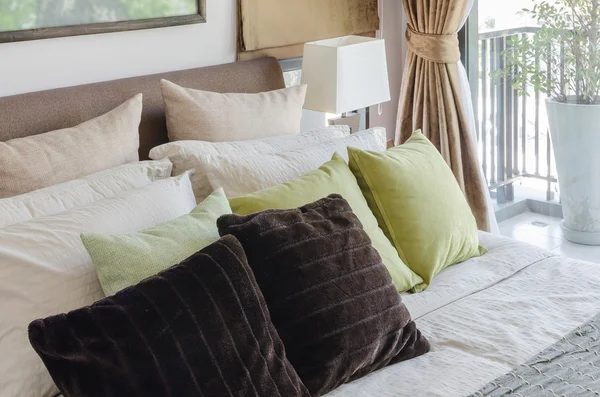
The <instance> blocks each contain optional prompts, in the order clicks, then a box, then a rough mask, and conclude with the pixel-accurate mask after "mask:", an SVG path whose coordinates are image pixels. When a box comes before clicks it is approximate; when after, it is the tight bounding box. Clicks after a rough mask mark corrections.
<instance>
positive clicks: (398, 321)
mask: <svg viewBox="0 0 600 397" xmlns="http://www.w3.org/2000/svg"><path fill="white" fill-rule="evenodd" d="M217 224H218V227H219V233H220V234H221V235H225V234H232V235H234V236H236V237H237V238H238V239H239V241H240V242H241V243H242V245H243V246H244V250H245V251H246V254H247V256H248V261H249V264H250V266H251V267H252V270H253V271H254V275H255V277H256V280H257V282H258V285H259V286H260V288H261V290H262V292H263V295H264V297H265V300H266V302H267V305H268V307H269V311H270V313H271V319H272V321H273V324H275V327H276V328H277V330H278V332H279V335H280V336H281V339H282V340H283V343H284V345H285V348H286V352H287V355H288V359H289V360H290V362H291V363H292V365H293V366H294V368H295V369H296V372H297V373H298V375H299V376H300V378H301V379H302V381H303V382H304V384H305V385H306V387H307V388H308V390H309V391H310V392H311V394H312V395H313V396H321V395H323V394H326V393H328V392H329V391H331V390H333V389H335V388H336V387H338V386H340V385H341V384H343V383H345V382H349V381H352V380H354V379H358V378H360V377H362V376H364V375H366V374H368V373H370V372H372V371H375V370H377V369H380V368H382V367H385V366H386V365H388V364H393V363H397V362H399V361H403V360H407V359H410V358H413V357H416V356H419V355H421V354H424V353H425V352H427V351H428V350H429V343H428V342H427V340H426V339H425V337H424V336H423V335H421V333H420V332H419V331H418V330H417V328H416V326H415V323H414V322H413V321H411V318H410V314H409V313H408V311H407V309H406V307H405V306H404V304H403V303H402V301H401V299H400V295H399V294H398V292H397V291H396V288H395V287H394V285H393V284H392V279H391V277H390V275H389V273H388V271H387V270H386V268H385V266H384V265H383V263H382V262H381V258H380V257H379V254H378V253H377V251H376V250H375V249H374V248H373V247H372V245H371V240H370V239H369V236H368V235H367V234H366V232H365V231H364V230H363V228H362V225H361V223H360V221H359V220H358V218H357V217H356V216H355V215H354V214H353V213H352V210H351V208H350V205H349V204H348V202H346V200H344V199H343V198H342V197H341V196H340V195H331V196H329V197H328V198H326V199H323V200H320V201H317V202H316V203H313V204H309V205H306V206H304V207H301V208H299V209H294V210H268V211H264V212H259V213H255V214H251V215H247V216H240V215H225V216H222V217H221V218H219V220H218V222H217Z"/></svg>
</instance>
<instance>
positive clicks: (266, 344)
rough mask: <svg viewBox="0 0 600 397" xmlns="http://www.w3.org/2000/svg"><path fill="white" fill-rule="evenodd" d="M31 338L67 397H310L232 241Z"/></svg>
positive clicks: (42, 326)
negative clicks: (290, 361)
mask: <svg viewBox="0 0 600 397" xmlns="http://www.w3.org/2000/svg"><path fill="white" fill-rule="evenodd" d="M29 337H30V340H31V343H32V345H33V347H34V348H35V350H36V351H37V352H38V354H39V355H40V357H41V358H42V360H43V361H44V363H45V364H46V366H47V367H48V369H49V371H50V374H51V375H52V378H53V379H54V381H55V382H56V384H57V385H58V387H59V389H60V390H61V391H62V392H63V394H64V396H65V397H75V396H77V397H91V396H98V397H100V396H102V397H105V396H111V397H121V396H123V397H134V396H135V397H142V396H143V397H152V396H157V397H159V396H160V397H167V396H169V397H191V396H198V397H200V396H203V397H212V396H215V397H216V396H218V397H222V396H236V397H246V396H255V397H266V396H286V397H287V396H302V397H305V396H308V392H307V391H306V388H305V387H304V386H303V385H302V382H301V381H300V380H299V378H298V376H297V374H296V372H295V371H294V368H293V367H292V366H291V365H290V364H289V362H288V361H287V359H286V358H285V351H284V347H283V345H282V343H281V340H280V339H279V337H278V335H277V332H276V331H275V329H274V327H273V325H272V324H271V322H270V319H269V313H268V310H267V308H266V305H265V302H264V299H263V297H262V295H261V293H260V290H259V289H258V286H257V284H256V280H255V279H254V276H253V275H252V272H251V270H250V268H249V267H248V264H247V262H246V258H245V255H244V251H243V249H242V247H241V246H240V244H239V243H238V242H237V240H236V239H235V238H234V237H232V236H227V237H224V238H222V239H221V240H219V241H218V242H216V243H214V244H213V245H211V246H209V247H207V248H205V249H204V250H202V251H200V252H199V253H197V254H195V255H194V256H192V257H191V258H189V259H187V260H186V261H184V262H183V263H181V264H180V265H177V266H174V267H172V268H170V269H169V270H166V271H165V272H163V273H161V274H159V275H158V276H155V277H152V278H149V279H147V280H145V281H142V282H141V283H140V284H138V285H137V286H134V287H131V288H128V289H125V290H123V291H122V292H120V293H118V294H117V295H115V296H114V297H110V298H105V299H103V300H101V301H99V302H98V303H96V304H94V305H93V306H91V307H87V308H83V309H79V310H76V311H73V312H71V313H69V314H66V315H59V316H55V317H50V318H48V319H46V320H38V321H34V322H33V323H32V324H31V325H30V327H29Z"/></svg>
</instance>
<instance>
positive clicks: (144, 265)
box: [81, 190, 231, 295]
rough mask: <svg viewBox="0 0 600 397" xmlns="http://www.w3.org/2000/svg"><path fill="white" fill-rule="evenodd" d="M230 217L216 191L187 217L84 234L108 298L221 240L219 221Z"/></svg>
mask: <svg viewBox="0 0 600 397" xmlns="http://www.w3.org/2000/svg"><path fill="white" fill-rule="evenodd" d="M225 214H231V208H229V202H228V201H227V199H226V198H225V193H223V190H217V191H215V192H214V193H213V194H211V195H210V196H209V197H208V198H207V199H206V200H204V201H203V202H202V203H200V204H199V205H198V206H197V207H196V208H194V209H193V210H192V212H190V213H189V214H188V215H184V216H181V217H179V218H176V219H173V220H172V221H170V222H167V223H163V224H160V225H157V226H154V227H152V228H150V229H146V230H143V231H141V232H137V233H130V234H103V233H83V234H82V235H81V240H82V241H83V244H84V245H85V248H86V249H87V251H88V253H89V254H90V257H91V258H92V261H93V262H94V265H95V266H96V271H97V272H98V278H99V280H100V284H101V285H102V289H103V290H104V293H105V294H106V295H114V294H116V293H117V292H119V291H120V290H122V289H124V288H126V287H129V286H132V285H135V284H137V283H139V282H140V281H142V280H143V279H145V278H147V277H150V276H154V275H155V274H157V273H159V272H160V271H162V270H165V269H166V268H168V267H171V266H173V265H175V264H177V263H179V262H181V261H182V260H184V259H186V258H188V257H189V256H191V255H192V254H193V253H195V252H198V251H199V250H200V249H202V248H204V247H206V246H207V245H209V244H212V243H214V242H215V241H217V240H218V239H219V232H218V230H217V218H219V216H221V215H225Z"/></svg>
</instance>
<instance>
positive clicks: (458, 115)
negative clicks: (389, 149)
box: [396, 0, 490, 231]
mask: <svg viewBox="0 0 600 397" xmlns="http://www.w3.org/2000/svg"><path fill="white" fill-rule="evenodd" d="M403 1H404V9H405V11H406V14H407V19H408V27H407V32H406V40H407V44H408V55H407V58H406V65H405V68H404V76H403V81H402V91H401V93H400V107H399V110H398V123H397V127H396V128H397V130H396V143H402V142H404V141H405V140H406V139H408V138H409V137H410V135H411V134H412V133H413V131H415V130H417V129H422V130H423V133H424V134H425V135H426V136H427V137H428V138H429V139H430V140H431V142H433V144H434V145H436V146H437V148H438V149H439V150H440V153H441V154H442V156H443V157H444V159H445V160H446V162H447V163H448V165H449V166H450V168H451V169H452V171H453V173H454V176H455V177H456V179H457V180H458V183H459V185H460V187H461V188H462V190H463V192H464V193H465V196H466V197H467V200H468V202H469V205H470V206H471V210H472V211H473V214H474V215H475V218H476V219H477V225H478V227H479V229H481V230H485V231H490V220H489V217H488V207H487V200H486V192H485V189H486V187H485V184H484V181H483V179H482V178H481V174H480V167H479V162H478V160H477V152H476V148H475V145H474V143H473V140H472V138H471V135H470V134H471V131H469V128H470V125H469V120H468V117H467V113H466V109H465V101H464V99H463V96H462V93H461V85H460V79H459V69H458V62H459V61H460V50H459V46H458V44H459V43H458V34H457V32H458V30H459V29H460V27H461V24H462V23H463V20H464V19H465V16H466V15H465V14H466V13H467V12H468V9H469V0H403Z"/></svg>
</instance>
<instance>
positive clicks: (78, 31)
mask: <svg viewBox="0 0 600 397" xmlns="http://www.w3.org/2000/svg"><path fill="white" fill-rule="evenodd" d="M38 1H40V2H41V1H43V0H38ZM92 1H96V2H101V1H102V0H92ZM196 1H197V3H198V12H197V13H194V14H190V15H180V16H167V17H156V18H146V19H137V20H134V19H132V20H123V21H118V22H99V23H86V24H78V25H68V26H56V27H41V28H34V29H25V30H12V31H4V32H3V31H0V44H1V43H13V42H20V41H30V40H39V39H50V38H57V37H68V36H81V35H89V34H98V33H113V32H126V31H132V30H141V29H153V28H163V27H168V26H180V25H190V24H196V23H205V22H206V0H196ZM1 28H2V26H1V25H0V29H1Z"/></svg>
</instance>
